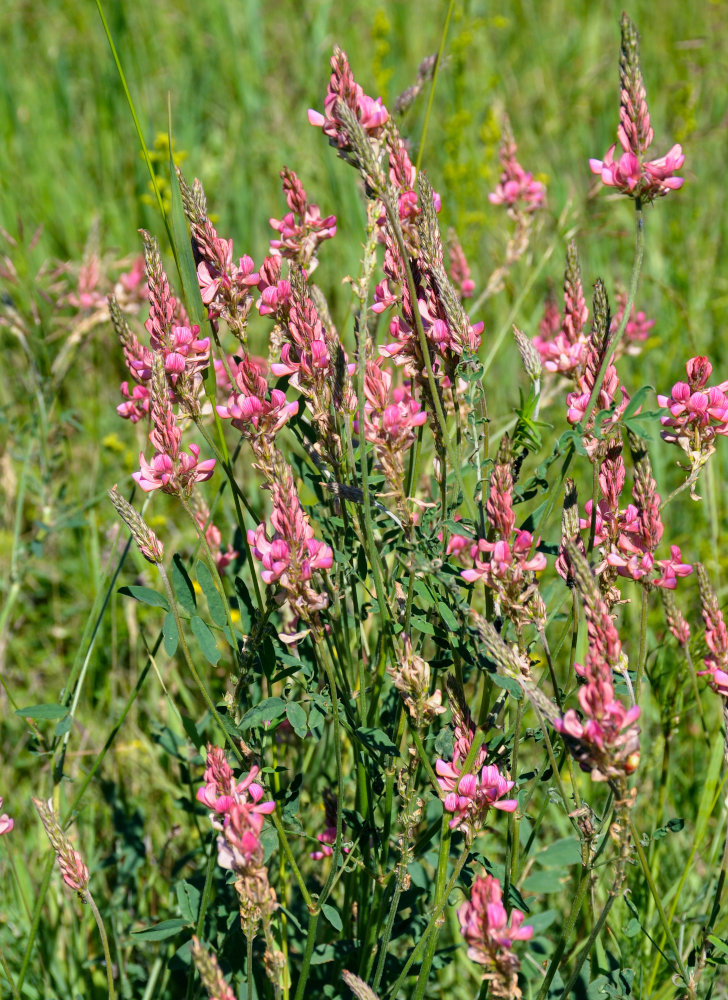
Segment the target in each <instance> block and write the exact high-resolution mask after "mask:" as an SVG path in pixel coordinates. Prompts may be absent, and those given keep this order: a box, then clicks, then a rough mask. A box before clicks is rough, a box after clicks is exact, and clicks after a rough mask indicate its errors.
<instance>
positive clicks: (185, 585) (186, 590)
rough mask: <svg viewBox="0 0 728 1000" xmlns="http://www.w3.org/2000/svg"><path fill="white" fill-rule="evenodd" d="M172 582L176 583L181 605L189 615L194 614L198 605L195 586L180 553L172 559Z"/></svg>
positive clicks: (177, 596) (175, 590) (176, 593)
mask: <svg viewBox="0 0 728 1000" xmlns="http://www.w3.org/2000/svg"><path fill="white" fill-rule="evenodd" d="M172 583H173V585H174V595H175V597H176V598H177V602H178V604H179V606H180V607H181V608H183V609H184V610H185V611H186V612H187V614H188V615H193V614H194V613H195V608H196V607H197V598H196V597H195V588H194V587H193V585H192V580H190V577H189V573H188V572H187V569H186V567H185V564H184V563H183V562H182V560H181V559H180V557H179V556H178V555H175V557H174V558H173V560H172Z"/></svg>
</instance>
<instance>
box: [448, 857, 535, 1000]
mask: <svg viewBox="0 0 728 1000" xmlns="http://www.w3.org/2000/svg"><path fill="white" fill-rule="evenodd" d="M458 920H459V921H460V931H461V933H462V935H463V937H464V938H465V941H466V943H467V945H468V958H470V959H472V960H473V961H474V962H477V963H478V964H479V965H483V966H485V971H484V973H483V979H485V980H488V981H489V983H490V991H491V994H492V995H493V996H494V997H505V998H518V997H520V996H521V991H520V990H519V989H518V970H519V968H520V963H519V961H518V958H517V957H516V955H515V953H514V952H513V950H512V948H513V943H514V942H515V941H528V940H529V939H530V938H531V937H532V936H533V928H532V927H530V926H528V924H525V925H524V923H523V920H524V916H523V914H522V913H521V911H520V910H516V909H512V910H511V913H510V917H509V916H508V913H507V911H506V908H505V906H504V905H503V894H502V891H501V887H500V883H499V882H498V880H497V879H496V878H493V876H492V875H486V876H482V875H479V876H478V877H477V878H476V879H475V881H474V882H473V884H472V887H471V889H470V899H469V900H467V901H466V902H465V903H463V905H462V906H461V907H460V909H459V910H458Z"/></svg>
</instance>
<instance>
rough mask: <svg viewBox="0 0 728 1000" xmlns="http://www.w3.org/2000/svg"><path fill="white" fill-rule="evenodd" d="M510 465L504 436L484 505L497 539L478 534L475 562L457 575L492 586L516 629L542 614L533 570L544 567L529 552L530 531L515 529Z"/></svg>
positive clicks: (540, 556)
mask: <svg viewBox="0 0 728 1000" xmlns="http://www.w3.org/2000/svg"><path fill="white" fill-rule="evenodd" d="M511 464H512V455H511V445H510V441H509V439H508V436H507V435H505V436H504V437H503V439H502V441H501V445H500V447H499V449H498V455H497V457H496V461H495V464H494V466H493V472H492V473H491V478H490V493H489V495H488V502H487V505H486V513H487V515H488V521H489V523H490V525H491V528H492V529H493V532H494V534H495V536H496V540H495V541H488V540H487V539H485V538H480V539H479V540H478V541H477V542H476V543H475V544H474V545H473V546H472V547H471V549H470V555H471V557H472V558H473V559H474V562H475V565H474V566H473V567H472V568H470V569H465V570H462V571H461V573H460V575H461V576H462V577H463V579H464V580H467V582H468V583H475V582H476V581H478V580H482V581H483V583H484V584H485V585H486V587H490V588H491V589H492V590H494V591H495V597H496V602H497V605H498V607H499V610H500V611H501V612H502V613H503V614H504V615H507V616H508V617H509V618H510V619H511V621H512V622H513V623H514V625H515V626H516V628H517V629H519V630H520V629H522V628H523V626H524V625H525V624H526V623H527V622H529V621H534V622H540V621H541V620H542V618H543V614H544V609H543V601H542V600H541V599H540V597H539V595H538V590H537V587H536V584H535V582H534V579H533V576H532V574H533V573H537V572H540V571H541V570H543V569H545V568H546V556H545V555H544V554H543V553H541V552H536V553H533V554H532V550H533V547H534V543H535V544H538V541H537V540H536V539H534V537H533V535H532V534H531V532H530V531H527V530H525V529H519V530H515V513H514V511H513V495H512V493H513V475H512V472H511ZM484 556H486V558H483V557H484Z"/></svg>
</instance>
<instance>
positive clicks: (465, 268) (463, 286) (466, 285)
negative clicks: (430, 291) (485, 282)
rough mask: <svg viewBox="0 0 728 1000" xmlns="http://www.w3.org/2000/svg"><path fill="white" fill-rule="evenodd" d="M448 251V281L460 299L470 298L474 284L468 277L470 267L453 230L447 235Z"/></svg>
mask: <svg viewBox="0 0 728 1000" xmlns="http://www.w3.org/2000/svg"><path fill="white" fill-rule="evenodd" d="M447 242H448V249H449V251H450V280H451V281H452V283H453V285H454V286H455V288H457V290H458V291H459V293H460V298H461V299H469V298H472V295H473V292H474V291H475V282H474V281H473V279H472V278H471V276H470V265H469V264H468V260H467V257H466V256H465V253H464V251H463V248H462V246H461V244H460V240H459V239H458V238H457V235H456V233H455V230H454V229H451V230H450V232H449V233H448V240H447Z"/></svg>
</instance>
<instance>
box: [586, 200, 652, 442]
mask: <svg viewBox="0 0 728 1000" xmlns="http://www.w3.org/2000/svg"><path fill="white" fill-rule="evenodd" d="M634 221H635V246H634V260H633V262H632V275H631V277H630V281H629V291H628V292H627V302H626V304H625V307H624V315H623V316H622V320H621V322H620V324H619V326H618V327H617V329H616V330H615V332H614V333H613V334H611V335H608V337H607V343H606V344H605V347H604V357H603V358H602V363H601V365H600V366H599V374H598V375H597V378H596V382H595V383H594V387H593V389H592V391H591V395H590V396H589V403H588V405H587V408H586V412H585V413H584V417H583V418H582V421H581V424H582V427H586V426H587V425H588V423H589V417H590V416H591V414H592V411H593V410H594V407H595V406H596V402H597V400H598V399H599V392H600V390H601V388H602V384H603V382H604V376H605V375H606V374H607V368H608V367H609V363H610V361H611V358H612V356H613V354H614V352H615V351H616V349H617V347H618V346H619V342H620V340H621V339H622V336H623V334H624V331H625V330H626V329H627V323H628V322H629V318H630V315H631V314H632V307H633V306H634V303H635V299H636V298H637V288H638V286H639V282H640V274H641V272H642V261H643V259H644V255H645V222H644V218H643V215H642V201H641V200H640V199H639V198H635V200H634Z"/></svg>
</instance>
